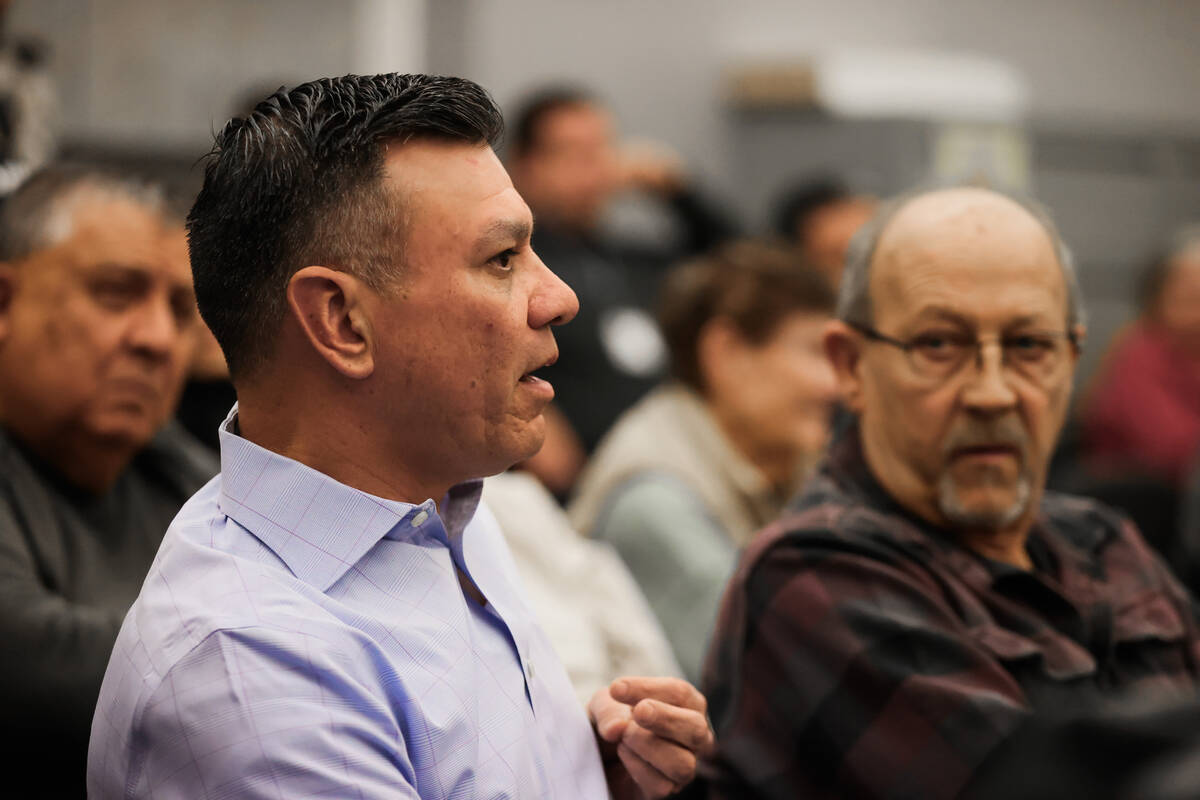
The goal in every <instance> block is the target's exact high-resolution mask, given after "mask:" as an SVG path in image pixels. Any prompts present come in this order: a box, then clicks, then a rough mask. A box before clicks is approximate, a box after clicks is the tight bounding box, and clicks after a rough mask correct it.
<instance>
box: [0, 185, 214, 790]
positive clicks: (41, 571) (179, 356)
mask: <svg viewBox="0 0 1200 800" xmlns="http://www.w3.org/2000/svg"><path fill="white" fill-rule="evenodd" d="M195 306H196V303H195V297H194V294H193V292H192V284H191V275H190V271H189V267H188V261H187V251H186V242H185V239H184V235H183V231H182V227H181V226H179V225H178V224H176V223H175V222H173V221H171V220H169V219H168V218H167V217H166V216H165V214H164V209H163V206H162V201H161V198H160V197H159V196H158V195H157V193H156V192H155V191H154V190H153V189H151V188H149V187H146V186H144V185H141V184H137V183H133V182H129V181H125V180H123V179H119V178H115V177H112V176H107V175H102V174H99V173H94V172H89V171H87V170H83V169H77V168H65V167H52V168H48V169H46V170H43V171H42V172H39V173H36V174H35V175H34V176H33V177H32V178H30V180H29V181H28V182H26V183H25V184H23V185H22V186H21V187H20V188H19V189H18V190H17V191H16V192H15V193H14V194H13V195H12V196H10V197H9V198H8V200H7V201H6V203H5V205H4V208H3V211H0V641H3V642H4V646H3V647H2V648H0V731H2V736H3V739H4V740H5V742H7V743H14V744H10V745H6V751H5V755H6V757H7V758H12V759H13V765H14V766H22V764H23V762H25V760H26V759H27V758H37V759H38V760H39V761H41V760H44V758H45V757H46V756H47V755H53V757H54V759H55V762H56V763H57V764H58V768H57V769H56V770H54V771H53V772H51V773H44V772H43V773H39V774H38V775H37V776H36V783H35V784H34V785H36V787H37V790H38V793H39V794H40V795H41V796H55V797H57V796H61V795H64V794H76V795H78V796H82V793H83V770H84V765H85V762H86V753H87V742H88V733H89V729H90V725H91V719H92V712H93V709H94V706H95V702H96V695H97V692H98V691H99V688H100V681H101V679H102V677H103V675H104V669H105V666H106V664H107V662H108V657H109V653H110V652H111V650H112V644H113V641H114V640H115V638H116V635H117V630H118V629H119V628H120V625H121V620H122V619H123V618H124V616H125V612H126V610H127V609H128V608H129V606H130V604H131V603H132V602H133V600H134V598H135V597H136V596H137V593H138V591H139V589H140V587H141V584H142V581H143V579H144V577H145V574H146V570H147V569H148V568H149V566H150V562H151V561H152V560H153V558H154V554H155V552H156V551H157V549H158V544H159V541H160V540H161V538H162V534H163V531H165V530H166V528H167V525H168V524H169V523H170V521H171V519H172V518H173V517H174V516H175V513H176V512H177V511H178V510H179V507H180V506H181V505H182V504H183V502H184V500H186V499H187V498H188V497H189V496H191V494H192V493H194V492H195V491H196V490H197V489H198V488H199V487H200V486H201V485H202V484H203V483H204V482H205V481H206V480H207V479H208V478H209V477H211V476H212V475H213V474H214V473H215V472H216V464H215V463H214V462H213V460H211V458H210V457H209V456H207V454H206V453H205V452H204V451H203V450H202V448H200V447H199V445H197V444H196V443H194V442H193V441H192V440H190V439H189V438H188V437H187V436H186V434H184V433H183V432H182V431H181V430H180V429H178V428H174V427H172V428H167V429H163V425H164V423H165V422H166V421H167V420H168V418H169V417H170V414H171V413H172V411H173V410H174V407H175V404H176V402H177V400H178V397H179V391H180V387H181V386H182V382H183V376H184V371H185V368H186V365H187V363H188V360H189V358H190V355H191V351H192V349H193V347H194V342H195V334H196V331H197V329H198V327H199V325H200V322H199V318H198V317H197V315H196V310H195ZM13 748H15V749H13ZM8 773H9V774H10V775H17V776H20V775H28V774H29V770H27V769H16V770H9V771H8ZM29 780H31V781H32V780H34V778H33V777H32V776H30V778H29ZM8 788H10V789H11V786H9V787H8Z"/></svg>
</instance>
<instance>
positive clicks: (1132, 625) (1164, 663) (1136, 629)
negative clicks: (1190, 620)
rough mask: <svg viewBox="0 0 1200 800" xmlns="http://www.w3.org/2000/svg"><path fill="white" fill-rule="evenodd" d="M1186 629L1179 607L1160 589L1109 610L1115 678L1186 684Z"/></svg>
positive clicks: (1188, 670) (1188, 661)
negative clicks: (1183, 680)
mask: <svg viewBox="0 0 1200 800" xmlns="http://www.w3.org/2000/svg"><path fill="white" fill-rule="evenodd" d="M1188 645H1189V642H1188V639H1187V630H1186V628H1185V627H1184V623H1183V618H1182V616H1181V615H1180V613H1179V609H1178V608H1176V607H1175V604H1174V603H1172V602H1171V601H1170V600H1169V599H1168V598H1167V597H1166V596H1165V595H1164V594H1163V593H1162V592H1148V593H1146V594H1143V595H1140V596H1139V597H1137V598H1135V599H1134V600H1133V601H1132V602H1129V603H1125V604H1123V605H1122V606H1121V607H1120V608H1118V609H1115V610H1114V612H1113V660H1114V664H1113V667H1114V669H1115V670H1116V673H1117V674H1116V675H1115V677H1116V679H1117V680H1120V681H1122V682H1133V681H1137V680H1141V679H1154V682H1156V683H1157V682H1162V681H1164V680H1167V681H1170V680H1173V679H1176V680H1177V679H1185V680H1187V682H1188V683H1189V684H1190V678H1189V676H1190V675H1191V673H1192V669H1193V667H1192V664H1191V658H1190V656H1189V654H1188Z"/></svg>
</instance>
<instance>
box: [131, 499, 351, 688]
mask: <svg viewBox="0 0 1200 800" xmlns="http://www.w3.org/2000/svg"><path fill="white" fill-rule="evenodd" d="M318 595H320V593H319V592H317V591H316V590H315V589H312V588H311V587H306V585H305V584H303V582H302V581H300V580H299V579H298V578H296V577H295V576H294V575H293V574H292V573H291V571H290V570H289V569H288V568H287V567H286V565H285V564H284V563H283V562H282V561H281V560H280V559H279V557H278V556H277V555H276V554H275V553H274V552H272V551H271V550H270V549H269V548H268V547H267V546H266V545H264V544H263V543H262V542H261V541H260V540H259V539H257V538H256V537H255V536H254V535H253V534H251V533H250V532H249V531H246V530H245V529H243V528H242V527H241V526H240V525H238V524H237V523H236V522H235V521H233V520H232V519H230V518H229V517H227V516H225V514H224V513H223V512H222V510H221V508H220V478H219V476H218V477H217V478H214V479H213V480H211V481H210V482H209V483H208V484H207V485H206V486H204V487H203V488H202V489H200V491H198V492H197V493H196V494H195V495H194V496H193V497H192V498H191V499H189V500H188V501H187V502H186V503H185V504H184V506H183V508H181V509H180V512H179V514H178V515H177V516H176V518H175V520H174V521H173V522H172V523H171V525H170V527H169V528H168V529H167V533H166V535H165V536H164V537H163V543H162V546H161V547H160V549H159V552H158V555H157V556H156V557H155V560H154V563H153V564H152V565H151V567H150V570H149V572H148V574H147V576H146V579H145V582H144V583H143V584H142V590H141V593H140V594H139V595H138V598H137V600H136V601H135V602H134V604H133V607H132V608H131V609H130V611H129V613H128V615H127V616H126V620H125V624H124V626H123V627H122V630H121V634H120V636H119V638H118V647H119V648H120V647H122V646H124V647H126V648H136V649H139V650H145V651H146V652H147V653H148V654H149V659H150V661H151V663H152V666H153V670H152V671H153V673H155V674H157V675H160V676H161V675H165V674H167V673H168V672H169V671H170V669H171V668H172V666H173V665H174V664H176V663H177V662H179V661H180V659H182V658H184V657H185V656H186V655H187V654H188V653H189V652H191V651H192V650H193V649H194V648H196V647H197V646H199V645H200V644H201V643H202V642H203V641H205V640H206V639H209V638H210V637H212V636H213V635H214V634H221V633H222V632H223V631H230V630H249V631H253V630H273V631H280V630H301V629H304V630H308V629H310V628H311V629H312V631H319V632H321V633H320V634H319V635H317V638H320V635H328V636H330V637H333V638H336V637H337V636H340V635H342V634H343V633H344V631H343V630H342V628H343V627H344V626H341V625H328V626H324V627H323V626H322V625H321V624H319V623H320V622H321V621H323V620H330V621H331V619H330V617H329V614H327V613H326V612H325V610H324V608H323V607H322V606H321V604H320V602H319V597H318ZM309 635H310V636H311V635H315V634H312V633H311V631H310V634H309Z"/></svg>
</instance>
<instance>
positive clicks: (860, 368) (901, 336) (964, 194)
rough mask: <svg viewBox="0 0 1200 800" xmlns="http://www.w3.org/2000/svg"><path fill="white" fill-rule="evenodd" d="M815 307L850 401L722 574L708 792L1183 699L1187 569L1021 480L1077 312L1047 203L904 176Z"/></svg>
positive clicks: (939, 761) (1065, 359)
mask: <svg viewBox="0 0 1200 800" xmlns="http://www.w3.org/2000/svg"><path fill="white" fill-rule="evenodd" d="M838 311H839V317H840V321H838V322H834V323H831V327H830V329H829V330H828V332H827V333H826V339H825V346H826V351H827V353H828V354H829V356H830V358H831V360H832V362H833V365H834V368H835V371H836V373H837V375H838V380H839V383H840V386H841V391H842V393H843V395H844V398H845V402H846V403H847V405H848V406H849V407H850V408H851V409H852V410H853V411H854V412H856V413H857V415H858V424H857V426H856V427H854V428H852V429H851V430H850V431H848V432H847V434H846V435H845V436H843V437H842V438H841V439H840V440H838V441H836V442H835V443H834V445H833V446H832V448H831V452H830V454H829V456H828V458H827V461H826V463H825V465H824V467H823V468H822V469H821V471H820V472H819V475H818V477H817V478H816V479H815V480H814V481H813V482H812V483H811V484H809V486H808V488H807V489H806V491H805V492H804V493H803V494H802V496H801V497H800V498H799V500H798V502H797V503H796V505H795V509H794V513H793V514H791V515H790V516H788V517H785V518H784V519H783V520H782V521H781V522H780V523H778V524H777V525H775V526H774V527H772V528H770V529H768V530H767V532H766V533H765V534H764V535H762V536H760V537H759V538H758V539H757V540H756V542H755V543H754V545H753V546H752V547H751V549H750V550H749V552H748V553H747V554H746V556H745V558H744V560H743V562H742V564H741V566H740V567H739V570H738V572H737V574H736V575H735V577H734V579H733V581H732V585H731V587H730V589H729V592H728V594H727V596H726V600H725V606H724V607H723V609H722V616H721V622H720V625H719V630H718V632H717V634H716V637H715V649H714V652H713V653H712V654H711V655H710V661H709V664H708V670H709V671H708V673H707V675H706V685H707V687H708V688H709V689H710V691H711V695H710V700H711V704H712V714H713V721H714V724H715V726H716V729H717V733H718V737H719V741H720V747H719V752H718V753H717V754H716V756H715V757H714V758H713V760H712V762H711V764H710V765H709V767H710V773H711V777H712V778H713V786H714V790H713V791H714V795H715V796H718V797H737V798H756V797H764V798H765V797H773V798H774V797H779V798H782V797H850V796H854V797H923V798H943V797H953V796H955V795H956V794H957V793H958V792H959V791H960V790H961V789H962V788H963V787H964V785H966V783H967V782H968V781H969V780H970V778H971V777H972V774H973V772H974V771H975V770H977V768H978V767H979V765H980V763H981V762H982V761H983V760H984V759H985V757H986V756H988V754H989V753H991V752H992V751H993V750H994V749H995V748H996V746H997V745H998V744H999V743H1001V742H1002V741H1004V740H1005V738H1006V737H1008V736H1009V735H1010V734H1012V732H1013V731H1014V730H1015V729H1016V728H1017V726H1018V725H1019V724H1020V723H1021V722H1022V721H1023V720H1024V719H1025V718H1026V717H1027V715H1028V714H1029V713H1030V712H1031V710H1037V709H1047V708H1055V709H1059V710H1061V709H1064V708H1070V707H1086V706H1087V705H1088V704H1090V703H1091V702H1093V701H1094V700H1096V699H1097V698H1100V697H1104V696H1106V695H1112V694H1115V693H1129V692H1134V691H1137V690H1142V691H1145V692H1148V693H1154V694H1156V695H1157V696H1159V697H1160V698H1161V697H1166V698H1191V697H1194V696H1195V694H1196V688H1197V676H1198V673H1197V659H1198V658H1200V632H1198V630H1197V625H1196V621H1195V619H1194V618H1193V615H1192V610H1191V606H1190V603H1189V597H1188V595H1187V594H1186V592H1185V591H1184V590H1183V589H1182V588H1181V587H1180V585H1179V584H1178V582H1177V581H1176V580H1175V579H1174V578H1173V577H1172V576H1171V574H1170V572H1169V571H1168V570H1167V568H1166V567H1165V566H1164V565H1163V563H1162V562H1161V561H1160V560H1159V559H1158V558H1157V557H1156V556H1155V555H1154V554H1153V553H1152V552H1150V550H1149V549H1148V547H1147V546H1146V544H1145V543H1144V541H1143V540H1142V538H1141V536H1140V535H1139V534H1138V532H1137V531H1136V530H1135V529H1134V527H1133V526H1132V524H1131V523H1129V522H1128V521H1127V520H1125V519H1124V518H1122V517H1121V516H1120V515H1118V514H1117V513H1115V512H1113V511H1112V510H1110V509H1108V508H1105V507H1103V506H1101V505H1099V504H1097V503H1094V502H1091V501H1088V500H1084V499H1079V498H1072V497H1066V496H1061V495H1055V494H1052V493H1048V492H1045V491H1044V484H1045V478H1046V470H1047V463H1048V461H1049V459H1050V455H1051V452H1052V450H1053V448H1054V444H1055V440H1056V437H1057V435H1058V433H1059V430H1060V428H1061V426H1062V423H1063V418H1064V415H1065V414H1066V412H1067V406H1068V400H1069V395H1070V388H1071V378H1072V374H1073V372H1074V367H1075V363H1076V360H1077V358H1078V354H1079V347H1080V343H1081V341H1082V339H1083V335H1084V319H1083V309H1082V308H1081V301H1080V296H1079V289H1078V286H1077V284H1076V280H1075V277H1074V272H1073V270H1072V267H1071V262H1070V258H1069V255H1068V254H1067V252H1066V250H1065V248H1064V247H1063V246H1062V245H1061V243H1060V242H1059V240H1058V237H1057V234H1056V232H1055V230H1054V228H1053V226H1052V225H1051V223H1050V222H1049V220H1048V218H1046V217H1045V216H1044V215H1043V214H1041V212H1039V211H1036V210H1035V209H1034V207H1033V206H1032V205H1028V204H1024V203H1020V202H1017V201H1015V200H1013V199H1010V198H1009V197H1005V196H1002V195H1000V194H997V193H994V192H991V191H988V190H984V189H979V188H953V189H942V190H936V191H930V192H925V193H919V194H915V195H910V196H906V197H903V198H901V199H899V200H898V201H895V202H893V203H891V204H889V205H887V206H886V207H885V208H883V209H882V210H881V212H880V214H879V215H878V217H877V218H876V219H875V220H874V221H873V222H872V223H871V224H870V225H868V226H867V227H866V228H865V229H864V230H863V232H862V233H861V234H860V236H859V237H858V238H857V239H856V241H855V247H854V248H853V249H852V251H851V254H850V257H849V259H848V263H847V269H846V274H845V276H844V279H843V284H842V287H841V295H840V299H839V309H838Z"/></svg>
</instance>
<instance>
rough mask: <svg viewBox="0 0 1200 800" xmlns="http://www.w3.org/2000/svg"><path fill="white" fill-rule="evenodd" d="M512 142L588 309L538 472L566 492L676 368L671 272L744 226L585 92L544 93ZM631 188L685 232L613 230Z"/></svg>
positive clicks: (566, 360)
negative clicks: (666, 294) (663, 300)
mask: <svg viewBox="0 0 1200 800" xmlns="http://www.w3.org/2000/svg"><path fill="white" fill-rule="evenodd" d="M508 141H509V145H508V159H507V160H508V165H509V168H510V169H511V171H512V176H513V183H514V184H515V185H516V187H517V191H519V192H520V193H521V196H522V197H524V198H525V200H526V202H528V203H529V206H530V208H531V209H532V210H533V213H534V216H536V217H537V220H538V224H537V230H536V231H535V233H534V237H533V245H534V248H535V249H536V250H537V251H538V253H540V254H541V255H542V256H543V257H544V258H545V259H546V262H547V263H549V264H551V265H553V267H554V270H555V272H557V273H558V275H559V277H561V278H562V279H563V280H564V281H565V282H566V283H567V285H568V286H570V287H571V288H572V289H573V290H574V291H575V292H576V294H578V296H579V302H580V312H579V315H578V317H576V319H575V320H574V322H573V323H572V324H571V325H570V326H569V327H568V328H566V329H564V330H563V331H562V333H561V334H560V335H559V349H560V350H561V352H562V355H563V358H561V359H560V360H559V362H558V363H557V364H554V365H553V366H551V367H550V368H549V369H548V370H547V371H546V373H545V376H546V378H547V379H548V380H550V381H552V382H553V383H554V386H555V402H554V405H553V406H552V407H551V409H552V413H551V414H548V415H547V422H548V423H549V424H548V426H547V436H546V444H545V446H544V447H543V448H542V450H541V451H540V452H539V453H538V454H537V455H536V456H535V457H534V458H533V459H532V460H531V461H530V463H529V464H528V465H527V466H528V468H529V469H530V470H531V471H533V472H534V473H535V474H536V475H537V476H538V477H539V478H541V479H542V481H543V482H545V483H546V485H547V486H548V487H549V488H550V489H551V490H552V491H554V492H555V493H556V494H559V495H563V494H565V493H566V491H567V490H569V489H570V488H571V485H572V483H573V481H574V479H575V476H576V473H577V472H578V470H579V468H580V466H581V465H582V459H583V457H584V455H586V454H588V453H591V451H592V450H593V449H594V448H595V447H596V444H597V443H598V442H599V441H600V438H601V437H602V436H603V435H604V434H605V433H606V432H607V431H608V429H609V427H611V426H612V424H613V422H615V421H616V418H617V417H618V416H619V415H620V414H621V413H622V412H623V411H625V410H626V409H627V408H629V407H630V406H632V405H633V404H634V403H635V402H636V401H637V400H638V399H639V398H641V397H642V396H643V395H644V394H646V393H647V392H648V391H650V389H652V388H653V387H654V385H655V384H656V383H657V382H658V381H659V380H660V379H661V378H662V376H663V373H664V372H665V370H666V366H667V352H666V348H665V346H664V343H663V341H662V339H661V337H660V336H659V334H658V331H657V329H656V328H655V326H654V319H653V317H652V316H651V311H652V308H653V305H654V300H655V296H656V294H657V289H658V283H659V281H660V280H661V278H662V276H663V273H664V272H665V270H666V269H667V268H668V267H669V266H671V265H672V264H673V263H674V262H675V261H676V260H677V259H679V258H683V257H686V256H692V255H697V254H699V253H702V252H704V251H706V250H708V249H709V248H711V247H712V246H713V245H715V244H717V243H719V242H721V241H723V240H724V239H727V238H728V237H729V236H730V235H731V233H732V230H733V226H732V225H731V223H730V222H729V221H728V220H727V219H725V217H724V216H723V215H721V214H720V213H719V212H718V211H716V210H715V209H714V208H712V207H711V206H710V205H709V204H708V203H707V202H705V201H704V200H703V199H702V198H701V196H700V195H699V193H698V192H697V191H696V189H695V185H694V182H693V181H692V180H691V176H689V175H688V173H687V171H686V170H685V169H684V164H683V161H682V160H681V159H680V158H679V157H678V156H676V155H675V154H674V153H672V152H671V151H670V150H669V149H666V148H664V147H662V146H661V145H657V146H655V145H647V146H642V147H636V146H635V147H630V146H629V145H622V144H621V143H620V142H619V140H618V137H617V130H616V124H615V121H614V119H613V115H612V113H611V112H610V111H609V110H608V109H607V108H606V107H605V106H604V104H603V103H602V102H600V100H599V99H598V98H596V97H594V96H592V95H591V94H589V93H587V92H586V91H583V90H579V89H574V88H571V87H551V88H546V89H543V90H541V91H539V92H537V93H535V94H534V95H532V96H531V97H530V98H528V99H527V100H526V102H525V103H524V104H523V105H522V106H521V107H520V109H518V110H517V112H516V113H515V114H514V115H513V125H512V128H511V135H510V136H509V137H508ZM625 191H634V192H637V193H639V194H640V195H641V196H642V197H648V198H651V199H653V200H654V201H656V205H657V207H659V208H661V209H664V210H665V211H666V212H667V213H666V217H667V219H668V220H669V221H670V222H673V223H675V224H676V227H677V228H678V234H679V235H678V236H676V237H671V236H659V237H655V238H654V240H653V241H652V242H650V243H634V242H631V241H629V240H628V238H627V237H624V238H622V237H618V236H615V235H613V234H612V233H611V232H609V231H607V230H606V227H605V225H604V222H605V216H606V213H607V212H608V211H609V210H610V208H611V207H612V204H613V201H614V199H615V198H616V197H617V195H618V194H620V193H621V192H625Z"/></svg>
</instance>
